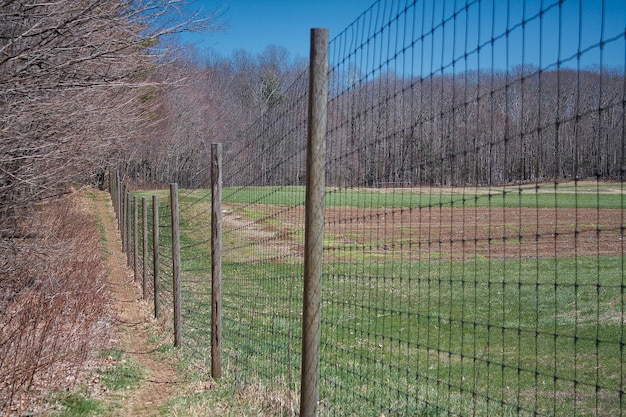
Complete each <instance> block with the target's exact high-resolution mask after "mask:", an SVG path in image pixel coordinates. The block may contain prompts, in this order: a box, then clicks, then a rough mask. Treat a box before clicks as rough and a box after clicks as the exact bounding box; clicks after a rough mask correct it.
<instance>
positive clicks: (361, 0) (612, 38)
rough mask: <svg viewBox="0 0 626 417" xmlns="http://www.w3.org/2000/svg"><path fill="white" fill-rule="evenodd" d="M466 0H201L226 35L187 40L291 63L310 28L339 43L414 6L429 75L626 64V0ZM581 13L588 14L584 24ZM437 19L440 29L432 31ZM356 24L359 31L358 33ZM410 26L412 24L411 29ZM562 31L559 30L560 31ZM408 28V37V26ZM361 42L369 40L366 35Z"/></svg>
mask: <svg viewBox="0 0 626 417" xmlns="http://www.w3.org/2000/svg"><path fill="white" fill-rule="evenodd" d="M465 3H466V2H465V1H459V0H457V1H454V0H447V1H443V0H432V1H426V2H425V3H424V2H422V1H419V2H417V5H416V6H414V7H413V6H411V2H410V1H408V0H382V1H381V2H380V3H377V2H376V1H375V0H198V1H196V2H195V3H194V7H196V8H201V9H203V10H204V12H205V13H208V12H211V11H214V10H223V12H224V14H223V19H224V23H225V24H226V30H225V31H224V32H220V33H206V34H195V35H191V36H188V37H187V38H186V39H187V40H188V41H189V42H191V43H193V44H195V45H196V47H197V48H198V50H199V51H201V52H202V51H204V50H206V49H212V50H214V51H217V52H218V53H220V54H222V55H225V56H228V55H230V54H231V53H232V52H233V51H235V50H237V49H245V50H247V51H249V52H251V53H253V54H256V53H259V52H262V51H263V49H265V47H266V46H268V45H278V46H282V47H284V48H286V49H287V50H288V51H289V52H290V54H291V56H292V58H297V57H300V58H307V57H308V54H309V33H310V29H311V28H313V27H325V28H328V29H329V30H330V38H331V39H333V38H335V37H336V36H337V35H339V34H340V33H341V32H342V31H344V29H346V28H348V26H349V25H351V24H352V23H353V22H355V20H356V19H357V18H359V16H361V15H362V13H363V12H364V11H366V10H368V9H369V8H370V6H372V5H373V4H376V7H375V8H374V9H373V10H372V13H370V15H371V16H375V17H376V18H377V17H379V16H386V17H383V18H381V20H384V19H388V17H389V16H394V14H395V13H396V12H397V10H401V9H403V8H405V7H407V6H408V10H410V13H408V15H409V16H411V19H414V20H413V22H415V23H416V26H418V27H417V29H416V31H417V34H418V35H419V34H420V31H424V32H421V33H426V36H422V39H421V41H420V42H421V43H419V42H418V44H415V45H417V46H419V47H422V50H421V52H420V54H421V56H420V59H422V64H421V65H422V66H423V65H424V63H423V59H424V58H426V59H431V60H432V62H430V63H429V64H427V67H428V69H430V70H433V69H435V70H436V69H437V66H439V68H442V67H446V68H447V70H449V68H450V63H452V62H453V61H455V62H460V61H463V62H462V66H463V68H459V67H457V70H462V69H472V68H474V67H475V66H477V65H480V66H481V67H485V66H491V64H493V65H494V66H495V67H497V68H501V69H502V68H506V67H507V66H508V67H509V68H511V67H513V66H515V65H519V64H520V63H522V62H523V63H530V64H534V65H539V64H540V65H541V66H542V67H554V66H555V65H556V63H557V62H558V61H559V60H561V61H563V64H562V65H564V66H570V67H572V66H573V67H575V66H576V64H577V53H578V52H579V51H581V52H582V54H581V55H580V63H581V66H583V67H587V66H593V65H594V64H599V63H600V59H602V62H603V64H605V65H608V66H613V67H615V66H618V67H623V66H624V65H625V61H626V56H625V55H626V39H625V37H624V31H625V30H626V0H604V1H602V0H567V1H565V2H564V3H563V6H562V8H561V9H559V7H558V0H526V1H525V2H523V1H521V0H481V1H480V2H475V1H472V0H467V3H469V5H470V6H469V7H468V8H467V11H466V10H464V8H463V5H464V4H465ZM432 4H434V5H435V6H432ZM602 4H604V14H603V13H602V9H603V8H602ZM424 5H425V6H424ZM454 9H456V11H457V13H456V17H457V19H455V22H454V24H451V23H450V21H448V23H447V24H446V25H444V26H445V28H443V27H441V25H440V23H441V21H442V20H445V19H446V18H448V17H450V16H452V15H453V14H454ZM541 9H543V10H544V13H543V19H542V20H541V21H540V20H539V19H533V16H537V14H538V12H539V10H541ZM414 12H415V13H414ZM422 14H423V15H426V18H425V19H424V20H425V22H424V28H420V27H419V26H420V23H421V15H422ZM579 16H583V20H582V21H581V20H580V19H579ZM522 17H523V18H524V19H526V20H528V23H527V24H526V25H525V27H524V29H523V30H522V27H521V25H518V23H519V22H520V21H521V20H522ZM374 20H375V18H374ZM559 20H560V22H559ZM369 21H370V16H364V17H363V19H361V21H360V22H357V23H356V24H355V25H353V26H352V29H350V31H349V32H355V33H356V32H358V31H361V30H362V29H363V27H364V26H365V31H366V32H368V31H370V30H371V25H370V24H369V23H367V22H369ZM477 21H480V24H479V25H476V24H475V23H476V22H477ZM433 22H434V25H435V26H439V29H438V30H436V31H434V32H432V33H430V34H428V31H429V30H430V29H431V27H432V24H433ZM466 22H467V25H466ZM507 22H508V25H509V28H511V29H512V30H511V32H510V36H509V37H508V38H505V37H500V38H499V39H497V41H495V42H490V39H491V38H492V37H498V35H501V34H503V33H504V32H505V31H506V28H507ZM540 22H541V24H540ZM405 23H406V22H405ZM400 24H402V23H400ZM602 25H604V32H602V30H601V29H602V27H603V26H602ZM357 26H358V30H357V29H355V28H356V27H357ZM409 26H410V27H412V24H409V25H407V27H409ZM466 26H467V28H466ZM559 27H560V31H559V30H556V28H559ZM402 30H406V31H407V32H408V30H409V29H402ZM393 31H395V29H394V28H393V26H389V29H388V30H387V33H386V36H388V37H390V38H392V37H393V36H394V35H393ZM344 35H345V36H346V37H347V38H350V40H346V42H352V41H354V39H352V38H353V37H354V36H353V35H352V34H345V33H344ZM359 36H360V35H359ZM384 37H385V34H383V35H381V36H379V38H378V39H379V41H380V42H381V45H382V47H380V48H378V49H379V50H381V49H384V48H385V46H384V44H385V42H384V41H381V39H384ZM413 37H415V34H413ZM407 38H408V41H407ZM404 39H405V42H407V44H404V45H403V44H400V45H398V44H395V45H394V46H391V47H392V48H396V49H395V50H399V49H402V48H403V47H405V46H408V45H409V44H410V42H411V41H412V39H411V36H404ZM600 39H604V40H605V41H608V42H606V43H605V45H604V50H603V53H602V57H600V48H599V46H598V45H599V42H600ZM356 41H357V43H358V42H362V38H360V37H359V38H358V39H356ZM479 44H480V45H482V48H481V50H480V53H478V52H476V51H475V48H476V47H477V45H479ZM415 45H413V46H412V47H414V46H415ZM442 45H445V46H444V47H442ZM539 45H541V46H540V47H539ZM472 51H473V52H472ZM362 53H365V52H362ZM384 53H385V51H383V54H384ZM379 55H380V53H379ZM572 57H573V59H569V58H572ZM568 59H569V60H568ZM426 72H428V71H426Z"/></svg>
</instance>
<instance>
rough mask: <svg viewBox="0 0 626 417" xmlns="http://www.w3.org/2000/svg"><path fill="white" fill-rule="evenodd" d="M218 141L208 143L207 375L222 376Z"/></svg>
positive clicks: (220, 149)
mask: <svg viewBox="0 0 626 417" xmlns="http://www.w3.org/2000/svg"><path fill="white" fill-rule="evenodd" d="M221 351H222V144H221V143H214V144H212V145H211V376H212V377H213V378H219V377H220V376H221V375H222V354H221Z"/></svg>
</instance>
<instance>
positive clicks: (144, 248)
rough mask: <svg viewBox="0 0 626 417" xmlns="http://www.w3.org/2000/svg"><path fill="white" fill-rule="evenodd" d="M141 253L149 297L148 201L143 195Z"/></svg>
mask: <svg viewBox="0 0 626 417" xmlns="http://www.w3.org/2000/svg"><path fill="white" fill-rule="evenodd" d="M141 237H142V242H141V247H142V251H141V255H142V262H141V265H142V267H143V268H142V271H141V276H142V279H143V281H142V283H141V288H142V290H143V299H144V300H145V299H146V298H148V201H147V199H146V197H141Z"/></svg>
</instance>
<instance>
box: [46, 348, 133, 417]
mask: <svg viewBox="0 0 626 417" xmlns="http://www.w3.org/2000/svg"><path fill="white" fill-rule="evenodd" d="M100 356H101V357H103V358H110V359H111V360H112V361H113V363H112V365H111V366H108V367H105V368H102V369H99V370H97V371H96V374H97V376H98V379H99V383H100V384H101V385H102V387H104V388H105V389H106V390H107V391H108V392H110V393H112V394H113V395H112V396H111V397H108V398H93V397H92V396H91V394H89V393H88V392H87V391H86V389H84V388H82V389H79V390H77V391H73V392H70V393H65V394H60V395H57V397H56V399H55V401H56V402H57V403H58V404H59V406H60V411H58V412H55V413H53V415H54V416H57V417H79V416H101V415H112V414H114V411H115V410H116V409H117V408H119V404H118V403H117V396H118V394H119V393H121V392H124V391H129V390H133V389H136V388H137V387H138V386H139V385H140V384H141V382H142V380H143V379H144V371H143V369H142V368H141V367H140V366H139V365H138V364H136V363H135V362H133V361H131V360H129V359H127V358H126V357H125V356H124V354H123V352H122V351H121V350H119V349H108V350H105V351H103V352H101V353H100Z"/></svg>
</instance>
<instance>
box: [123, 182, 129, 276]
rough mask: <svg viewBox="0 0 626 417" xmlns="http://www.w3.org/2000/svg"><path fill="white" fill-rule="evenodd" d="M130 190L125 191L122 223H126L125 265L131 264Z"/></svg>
mask: <svg viewBox="0 0 626 417" xmlns="http://www.w3.org/2000/svg"><path fill="white" fill-rule="evenodd" d="M130 206H131V204H130V191H126V211H125V213H124V217H125V219H124V224H125V225H126V227H125V231H124V236H125V238H124V242H125V244H126V266H128V267H130V266H131V263H130V262H131V259H130V255H131V248H130V225H131V210H130Z"/></svg>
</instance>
